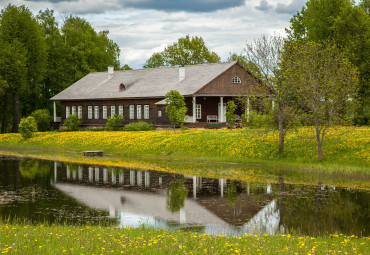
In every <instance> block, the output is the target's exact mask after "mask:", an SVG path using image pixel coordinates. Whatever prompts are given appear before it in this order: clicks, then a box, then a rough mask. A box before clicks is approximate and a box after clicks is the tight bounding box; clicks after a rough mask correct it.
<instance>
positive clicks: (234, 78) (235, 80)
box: [231, 76, 242, 83]
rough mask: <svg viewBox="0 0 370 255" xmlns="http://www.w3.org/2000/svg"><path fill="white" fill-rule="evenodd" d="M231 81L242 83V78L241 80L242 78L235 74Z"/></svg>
mask: <svg viewBox="0 0 370 255" xmlns="http://www.w3.org/2000/svg"><path fill="white" fill-rule="evenodd" d="M231 83H242V80H240V78H239V77H238V76H234V77H233V78H232V79H231Z"/></svg>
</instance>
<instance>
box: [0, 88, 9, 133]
mask: <svg viewBox="0 0 370 255" xmlns="http://www.w3.org/2000/svg"><path fill="white" fill-rule="evenodd" d="M8 104H9V95H8V94H5V95H4V110H3V121H2V124H1V133H2V134H5V133H6V128H7V127H8Z"/></svg>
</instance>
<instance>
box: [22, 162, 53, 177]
mask: <svg viewBox="0 0 370 255" xmlns="http://www.w3.org/2000/svg"><path fill="white" fill-rule="evenodd" d="M19 170H20V173H21V176H22V177H23V178H27V179H35V178H36V177H37V176H40V177H41V176H46V175H48V174H49V173H50V165H48V164H46V163H45V162H44V161H41V160H37V159H24V160H21V161H20V162H19Z"/></svg>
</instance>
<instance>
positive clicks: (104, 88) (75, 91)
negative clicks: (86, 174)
mask: <svg viewBox="0 0 370 255" xmlns="http://www.w3.org/2000/svg"><path fill="white" fill-rule="evenodd" d="M251 86H252V87H254V88H258V87H261V94H266V92H263V91H266V90H264V89H263V88H262V85H261V82H260V81H259V80H258V79H257V78H256V77H254V76H253V75H252V74H251V73H250V72H249V71H247V70H245V69H244V68H243V67H242V66H241V65H240V64H239V63H238V62H228V63H215V64H201V65H190V66H184V67H178V66H177V67H159V68H151V69H139V70H124V71H113V68H112V67H109V68H108V72H95V73H90V74H88V75H86V76H85V77H84V78H82V79H80V80H79V81H77V82H76V83H74V84H73V85H71V86H70V87H68V88H67V89H65V90H63V91H62V92H60V93H59V94H57V95H55V96H54V97H53V98H51V100H52V101H54V122H56V123H58V122H59V123H63V122H64V120H65V119H66V118H67V117H68V116H69V115H70V114H78V116H79V117H80V118H82V126H90V127H99V126H105V124H106V121H107V118H108V117H109V116H112V115H113V114H121V115H123V116H124V124H127V123H130V122H137V121H145V122H148V123H152V124H154V125H156V126H165V125H170V124H171V123H170V120H169V118H168V115H167V114H166V112H165V109H166V102H165V95H166V93H167V92H169V91H171V90H177V91H179V92H180V93H181V94H182V95H183V96H184V97H185V103H186V107H187V108H188V112H187V115H188V116H189V117H188V119H187V120H186V125H187V126H190V127H193V126H201V125H204V124H205V123H207V122H217V123H223V124H225V123H226V121H227V120H226V117H225V114H226V103H227V101H229V100H232V99H233V98H235V97H236V96H240V95H243V94H244V93H245V91H247V90H248V88H250V87H251ZM257 90H258V89H257ZM253 91H256V89H254V90H253ZM56 101H60V102H61V117H57V116H56V107H55V105H56V104H55V102H56ZM246 107H249V106H246ZM238 111H239V112H238V113H237V114H239V115H240V114H242V112H244V111H242V110H241V109H239V110H238ZM246 111H248V109H246Z"/></svg>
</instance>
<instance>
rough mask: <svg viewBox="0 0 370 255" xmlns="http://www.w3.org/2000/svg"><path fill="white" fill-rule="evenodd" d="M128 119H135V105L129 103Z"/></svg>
mask: <svg viewBox="0 0 370 255" xmlns="http://www.w3.org/2000/svg"><path fill="white" fill-rule="evenodd" d="M130 119H131V120H133V119H135V105H133V104H132V105H130Z"/></svg>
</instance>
